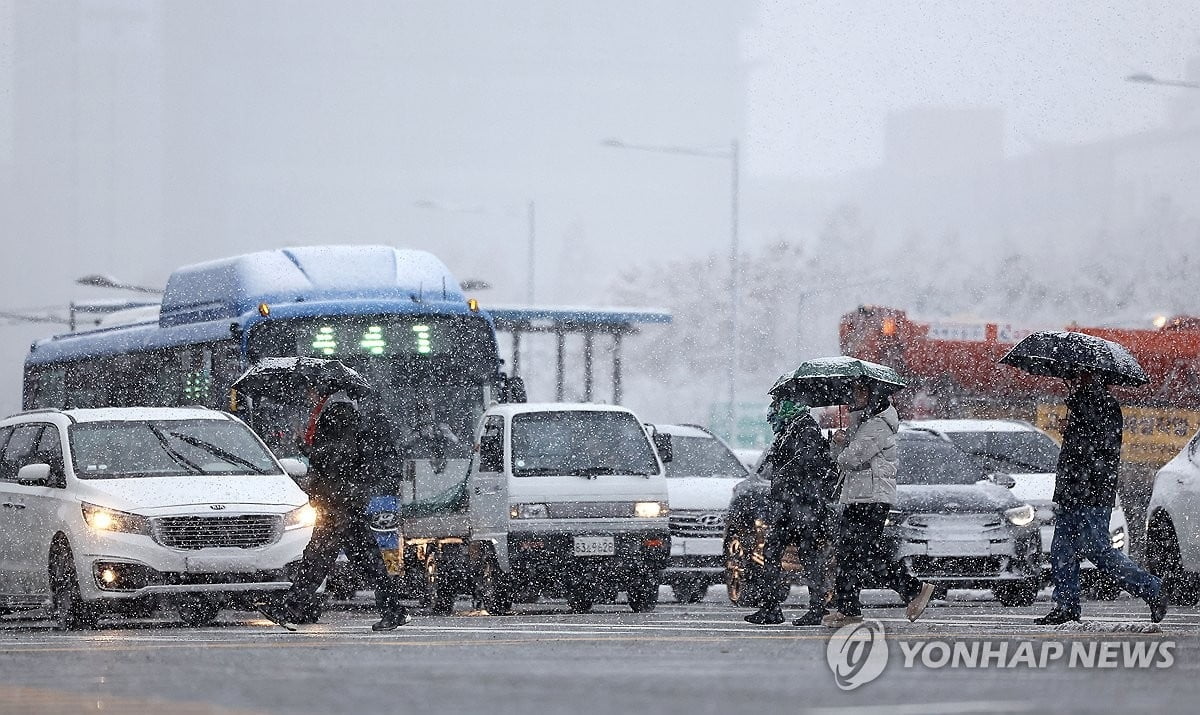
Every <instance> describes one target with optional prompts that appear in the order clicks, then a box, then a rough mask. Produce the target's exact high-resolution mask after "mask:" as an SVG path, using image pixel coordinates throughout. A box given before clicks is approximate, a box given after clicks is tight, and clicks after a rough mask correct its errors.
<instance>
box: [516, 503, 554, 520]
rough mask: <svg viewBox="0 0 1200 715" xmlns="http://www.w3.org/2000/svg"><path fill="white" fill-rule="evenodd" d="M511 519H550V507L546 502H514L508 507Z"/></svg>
mask: <svg viewBox="0 0 1200 715" xmlns="http://www.w3.org/2000/svg"><path fill="white" fill-rule="evenodd" d="M508 516H509V518H510V519H549V518H550V508H549V507H547V506H546V505H545V504H513V505H512V506H510V507H509V508H508Z"/></svg>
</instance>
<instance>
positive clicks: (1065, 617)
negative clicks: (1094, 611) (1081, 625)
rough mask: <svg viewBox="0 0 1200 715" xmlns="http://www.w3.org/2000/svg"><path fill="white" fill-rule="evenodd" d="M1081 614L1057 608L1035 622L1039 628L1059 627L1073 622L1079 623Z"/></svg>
mask: <svg viewBox="0 0 1200 715" xmlns="http://www.w3.org/2000/svg"><path fill="white" fill-rule="evenodd" d="M1078 620H1079V614H1078V613H1074V612H1072V611H1067V610H1065V609H1062V608H1055V609H1053V610H1052V611H1050V612H1049V613H1047V614H1046V615H1044V616H1042V617H1041V618H1039V619H1037V620H1036V621H1034V623H1035V624H1036V625H1039V626H1057V625H1060V624H1063V623H1070V622H1071V621H1078Z"/></svg>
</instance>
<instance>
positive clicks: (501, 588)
mask: <svg viewBox="0 0 1200 715" xmlns="http://www.w3.org/2000/svg"><path fill="white" fill-rule="evenodd" d="M476 591H477V594H478V598H479V603H480V605H481V606H483V610H485V611H487V612H488V613H489V614H490V615H493V616H508V615H512V612H513V608H512V607H513V598H512V588H511V586H510V583H509V578H508V574H506V573H504V571H503V570H502V569H501V568H500V562H499V561H498V560H497V559H496V555H495V554H494V553H491V550H490V549H489V550H488V553H487V555H486V556H484V557H483V562H482V563H481V564H480V565H479V573H478V575H477V584H476Z"/></svg>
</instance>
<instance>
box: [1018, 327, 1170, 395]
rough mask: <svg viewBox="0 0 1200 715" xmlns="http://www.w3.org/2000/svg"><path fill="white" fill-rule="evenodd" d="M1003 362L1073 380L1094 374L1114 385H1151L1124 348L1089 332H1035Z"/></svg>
mask: <svg viewBox="0 0 1200 715" xmlns="http://www.w3.org/2000/svg"><path fill="white" fill-rule="evenodd" d="M1000 363H1001V364H1003V365H1012V366H1013V367H1017V368H1020V369H1022V370H1024V371H1025V372H1029V373H1032V374H1034V375H1045V376H1046V377H1060V378H1071V377H1076V376H1078V375H1079V373H1081V372H1092V373H1095V374H1097V375H1098V376H1099V377H1100V378H1101V379H1102V380H1104V382H1106V383H1108V384H1110V385H1130V386H1133V387H1136V386H1138V385H1145V384H1146V383H1148V382H1150V378H1148V377H1146V372H1145V371H1144V370H1142V366H1141V365H1139V364H1138V361H1137V359H1136V358H1134V357H1133V355H1132V354H1131V353H1130V352H1129V351H1128V350H1127V349H1126V348H1125V346H1124V345H1121V344H1120V343H1114V342H1113V341H1111V340H1105V339H1104V338H1098V337H1096V336H1095V335H1087V334H1086V333H1072V332H1066V331H1060V332H1055V331H1050V330H1043V331H1040V332H1037V333H1033V334H1031V335H1028V336H1026V337H1025V338H1024V339H1022V340H1021V342H1019V343H1017V344H1016V345H1014V346H1013V348H1012V350H1009V351H1008V354H1006V355H1005V356H1004V357H1002V358H1000Z"/></svg>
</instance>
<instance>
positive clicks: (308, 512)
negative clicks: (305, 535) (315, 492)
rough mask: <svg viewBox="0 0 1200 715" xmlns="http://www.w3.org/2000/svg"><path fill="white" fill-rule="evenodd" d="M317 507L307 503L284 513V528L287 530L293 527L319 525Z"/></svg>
mask: <svg viewBox="0 0 1200 715" xmlns="http://www.w3.org/2000/svg"><path fill="white" fill-rule="evenodd" d="M317 516H318V512H317V508H316V507H315V506H313V505H312V504H305V505H304V506H302V507H299V508H298V509H292V510H291V511H289V512H288V513H286V514H284V515H283V528H284V530H285V531H288V530H291V529H303V528H305V527H310V526H316V525H317Z"/></svg>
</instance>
